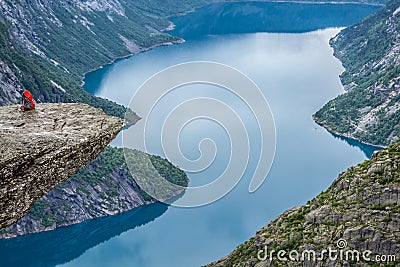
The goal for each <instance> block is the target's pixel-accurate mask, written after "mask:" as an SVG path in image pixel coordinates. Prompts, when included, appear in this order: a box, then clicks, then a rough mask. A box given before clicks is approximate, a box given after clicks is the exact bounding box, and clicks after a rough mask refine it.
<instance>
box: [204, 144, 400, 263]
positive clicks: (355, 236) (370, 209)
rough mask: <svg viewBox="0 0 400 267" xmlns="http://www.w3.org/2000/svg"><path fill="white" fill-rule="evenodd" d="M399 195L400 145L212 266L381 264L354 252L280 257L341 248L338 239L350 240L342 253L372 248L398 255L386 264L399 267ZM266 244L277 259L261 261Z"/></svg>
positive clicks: (343, 176)
mask: <svg viewBox="0 0 400 267" xmlns="http://www.w3.org/2000/svg"><path fill="white" fill-rule="evenodd" d="M399 196H400V143H398V144H396V145H393V146H391V147H389V148H388V149H386V150H382V151H380V152H378V153H377V154H375V155H374V156H373V157H372V158H371V160H366V161H364V162H363V163H361V164H359V165H357V166H355V167H351V168H349V169H348V170H347V171H345V172H343V173H342V174H340V175H339V177H338V178H337V179H336V180H335V181H334V182H333V184H332V185H331V186H330V187H329V188H328V189H327V190H326V191H325V192H322V193H321V194H320V195H318V196H317V197H316V198H314V199H313V200H311V201H309V202H308V203H307V204H306V205H304V206H301V207H296V208H293V209H291V210H288V211H286V212H285V213H283V214H282V215H280V216H278V217H277V218H276V219H275V220H273V221H272V222H270V223H269V224H267V225H266V226H265V227H263V228H262V229H260V230H259V231H258V232H257V233H256V235H255V236H254V237H252V238H251V239H250V240H249V241H247V242H245V243H244V244H242V245H240V246H238V247H237V248H236V249H235V250H234V251H233V252H232V253H231V254H230V255H229V256H227V257H226V258H223V259H221V260H220V261H217V262H215V263H212V264H210V265H207V266H257V267H262V266H289V265H290V266H365V265H372V266H380V265H379V264H377V263H376V262H373V261H368V260H365V259H363V258H362V257H361V256H360V259H361V260H360V262H357V260H353V259H352V258H351V257H350V256H349V257H348V258H346V257H345V256H343V257H342V260H341V259H340V258H338V260H337V261H333V260H329V258H328V257H327V256H326V255H325V258H324V260H320V261H318V260H315V261H314V260H311V261H310V260H307V259H308V258H305V259H306V260H305V261H302V260H298V261H280V260H279V259H278V258H277V254H276V253H277V252H278V251H279V250H283V251H286V253H287V254H286V255H285V257H286V259H288V260H289V258H288V254H289V252H290V251H291V250H296V251H297V252H299V254H300V255H301V253H302V252H304V251H307V250H313V251H315V252H316V255H317V257H316V259H318V258H319V257H320V256H321V253H322V250H323V249H328V248H329V247H331V248H332V249H339V248H340V247H339V248H338V245H337V242H338V240H339V239H344V240H345V242H347V244H346V246H345V247H343V251H344V254H343V255H346V254H345V253H346V251H350V250H358V251H359V252H364V251H366V250H370V251H371V255H369V258H370V259H373V258H374V257H375V256H376V255H385V256H387V257H389V256H391V255H395V256H396V257H397V258H396V259H397V261H395V262H394V261H387V262H386V264H385V265H384V266H398V265H395V264H396V263H397V264H399V263H400V259H399V258H398V256H399V254H400V243H399V240H400V210H399V205H400V198H399ZM341 242H343V241H341ZM344 244H345V243H343V244H341V246H342V245H344ZM265 246H267V248H268V250H267V251H269V252H271V251H273V250H274V252H272V253H275V254H273V261H272V262H271V259H270V258H268V257H267V259H266V260H265V261H261V260H259V259H258V257H257V254H258V255H261V256H260V258H261V259H262V258H263V257H264V251H265ZM259 251H262V252H260V253H259ZM268 255H269V253H268ZM336 255H338V253H336ZM281 256H282V255H281ZM311 259H313V258H311ZM349 264H350V265H349ZM381 266H383V265H381Z"/></svg>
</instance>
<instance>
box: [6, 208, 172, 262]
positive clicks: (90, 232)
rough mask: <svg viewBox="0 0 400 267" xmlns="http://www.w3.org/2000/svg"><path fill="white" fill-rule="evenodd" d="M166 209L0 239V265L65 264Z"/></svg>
mask: <svg viewBox="0 0 400 267" xmlns="http://www.w3.org/2000/svg"><path fill="white" fill-rule="evenodd" d="M167 209H168V206H167V205H165V204H162V203H155V204H152V205H149V206H145V207H139V208H136V209H133V210H131V211H128V212H125V213H121V214H118V215H114V216H109V217H102V218H96V219H93V220H87V221H85V222H83V223H80V224H76V225H72V226H68V227H62V228H58V229H56V230H54V231H49V232H44V233H39V234H31V235H26V236H21V237H17V238H14V239H8V240H0V259H1V262H0V266H24V267H28V266H32V267H36V266H37V267H45V266H55V265H57V264H62V263H66V262H69V261H71V260H73V259H75V258H77V257H79V256H80V255H82V254H83V253H84V252H85V251H86V250H88V249H90V248H92V247H94V246H96V245H98V244H100V243H103V242H105V241H107V240H109V239H111V238H113V237H115V236H118V235H120V234H121V233H123V232H126V231H128V230H132V229H134V228H136V227H138V226H142V225H145V224H147V223H149V222H151V221H154V220H155V219H156V218H157V217H159V216H161V215H162V214H163V213H164V212H166V211H167ZM55 248H58V249H55ZM17 255H18V256H17Z"/></svg>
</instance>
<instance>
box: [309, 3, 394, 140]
mask: <svg viewBox="0 0 400 267" xmlns="http://www.w3.org/2000/svg"><path fill="white" fill-rule="evenodd" d="M331 45H332V46H333V48H334V50H335V55H336V56H337V57H338V58H339V59H340V60H341V61H342V62H343V65H344V67H345V68H346V71H345V72H344V73H343V74H342V75H341V80H342V83H343V85H344V87H345V89H346V91H347V92H346V93H345V94H342V95H340V96H338V97H337V98H335V99H333V100H331V101H329V102H328V103H327V104H326V105H325V106H324V107H323V108H322V109H320V110H319V111H318V112H316V114H315V115H314V119H315V120H316V122H317V123H319V124H321V125H323V126H324V127H326V128H327V129H328V130H330V131H332V132H334V133H336V134H339V135H343V136H347V137H351V138H354V139H358V140H360V141H362V142H364V143H371V144H374V145H380V146H387V145H389V144H392V143H395V142H397V141H399V140H400V139H399V138H400V0H393V1H390V2H389V3H388V4H387V6H386V7H385V8H383V9H381V10H378V11H377V12H375V13H374V14H372V15H371V16H369V17H367V18H366V19H364V20H362V21H361V22H360V23H358V24H357V25H354V26H352V27H349V28H346V29H344V30H343V31H341V32H340V33H339V34H338V36H336V37H335V38H334V39H332V40H331Z"/></svg>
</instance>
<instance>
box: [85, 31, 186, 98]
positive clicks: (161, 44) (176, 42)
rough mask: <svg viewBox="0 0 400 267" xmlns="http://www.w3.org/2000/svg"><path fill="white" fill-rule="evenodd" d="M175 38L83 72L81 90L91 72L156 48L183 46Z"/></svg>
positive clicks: (183, 41)
mask: <svg viewBox="0 0 400 267" xmlns="http://www.w3.org/2000/svg"><path fill="white" fill-rule="evenodd" d="M173 37H176V36H173ZM177 38H179V40H176V41H171V42H163V43H157V44H154V45H151V46H149V47H141V48H139V49H138V51H136V52H131V53H129V54H127V55H124V56H117V57H115V58H113V59H111V60H110V61H109V62H107V63H104V64H102V65H100V66H99V67H96V68H92V69H89V70H87V71H85V72H84V73H83V74H82V77H81V87H82V89H83V90H84V91H86V90H85V88H84V86H85V77H86V75H87V74H89V73H91V72H94V71H97V70H101V69H103V68H105V67H107V66H109V65H112V64H114V63H116V62H117V61H118V60H123V59H127V58H129V57H132V56H135V55H138V54H140V53H144V52H147V51H149V50H152V49H154V48H157V47H161V46H170V45H174V44H183V43H185V42H186V40H185V39H183V38H180V37H177ZM86 92H88V91H86ZM88 93H89V92H88ZM93 95H94V94H93Z"/></svg>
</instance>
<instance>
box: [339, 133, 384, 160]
mask: <svg viewBox="0 0 400 267" xmlns="http://www.w3.org/2000/svg"><path fill="white" fill-rule="evenodd" d="M331 135H332V136H333V137H335V138H337V139H340V140H343V141H346V143H347V144H349V145H350V146H351V147H357V148H359V149H360V150H361V151H362V152H363V153H364V154H365V156H366V157H367V158H371V157H372V154H374V152H375V151H377V150H381V149H382V148H381V147H377V146H371V145H366V144H363V143H361V142H359V141H357V140H354V139H351V138H347V137H344V136H340V135H337V134H334V133H331Z"/></svg>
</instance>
